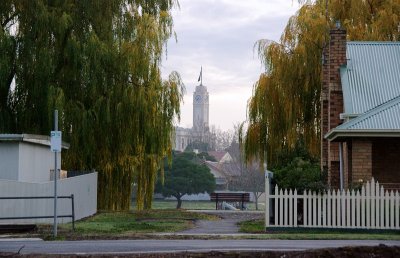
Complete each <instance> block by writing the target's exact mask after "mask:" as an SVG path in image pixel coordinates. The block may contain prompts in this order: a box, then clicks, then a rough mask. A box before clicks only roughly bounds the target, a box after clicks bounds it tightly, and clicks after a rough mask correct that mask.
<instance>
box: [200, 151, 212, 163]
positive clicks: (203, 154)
mask: <svg viewBox="0 0 400 258" xmlns="http://www.w3.org/2000/svg"><path fill="white" fill-rule="evenodd" d="M197 157H198V158H200V159H205V160H207V161H214V162H216V161H217V160H216V159H215V157H214V156H210V155H209V154H208V152H205V151H203V152H200V153H198V154H197Z"/></svg>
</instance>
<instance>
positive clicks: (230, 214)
mask: <svg viewBox="0 0 400 258" xmlns="http://www.w3.org/2000/svg"><path fill="white" fill-rule="evenodd" d="M190 211H191V212H199V213H206V214H211V215H216V216H218V217H220V218H221V219H220V220H214V221H210V220H198V221H196V223H195V227H194V228H192V229H188V230H185V231H181V232H177V233H178V234H187V235H191V234H237V233H239V227H238V225H237V223H239V222H241V221H246V220H254V219H262V218H263V217H264V212H263V211H229V210H227V211H226V210H190Z"/></svg>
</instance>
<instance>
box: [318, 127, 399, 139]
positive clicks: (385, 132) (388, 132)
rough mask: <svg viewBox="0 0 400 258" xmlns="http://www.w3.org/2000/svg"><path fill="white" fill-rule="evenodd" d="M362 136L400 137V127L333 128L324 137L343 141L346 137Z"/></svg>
mask: <svg viewBox="0 0 400 258" xmlns="http://www.w3.org/2000/svg"><path fill="white" fill-rule="evenodd" d="M353 137H355V138H361V137H400V129H368V130H367V129H364V130H346V129H333V130H331V131H330V132H328V133H327V134H326V135H325V136H324V138H325V139H327V140H328V141H341V140H344V139H346V138H353Z"/></svg>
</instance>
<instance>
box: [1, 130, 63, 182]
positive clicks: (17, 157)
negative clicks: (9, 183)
mask: <svg viewBox="0 0 400 258" xmlns="http://www.w3.org/2000/svg"><path fill="white" fill-rule="evenodd" d="M62 148H63V149H68V148H69V145H68V144H66V143H64V142H63V143H62ZM57 155H58V158H57V163H58V169H60V168H61V166H60V164H61V153H58V154H57ZM53 170H54V153H53V152H51V151H50V137H49V136H45V135H34V134H0V179H5V180H15V181H19V182H31V183H40V182H48V181H50V180H51V179H52V176H51V172H52V171H53Z"/></svg>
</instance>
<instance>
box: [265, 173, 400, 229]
mask: <svg viewBox="0 0 400 258" xmlns="http://www.w3.org/2000/svg"><path fill="white" fill-rule="evenodd" d="M268 180H269V178H268ZM265 188H266V189H265V190H266V193H270V189H269V184H266V187H265ZM265 204H266V209H265V227H266V228H269V227H306V228H348V229H397V230H398V229H400V224H399V218H400V213H399V212H400V195H399V192H398V191H393V190H392V191H386V190H385V189H384V188H383V187H382V186H381V185H379V183H378V182H375V181H374V179H372V181H371V182H367V183H366V184H365V185H364V186H363V187H362V188H361V190H359V191H355V190H351V191H350V190H345V191H339V190H331V191H327V192H325V193H323V194H321V193H316V192H311V191H305V192H304V193H303V194H298V193H297V191H296V190H291V189H289V190H288V189H280V188H279V187H278V186H276V187H275V189H274V193H273V194H269V195H267V197H266V202H265Z"/></svg>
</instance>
